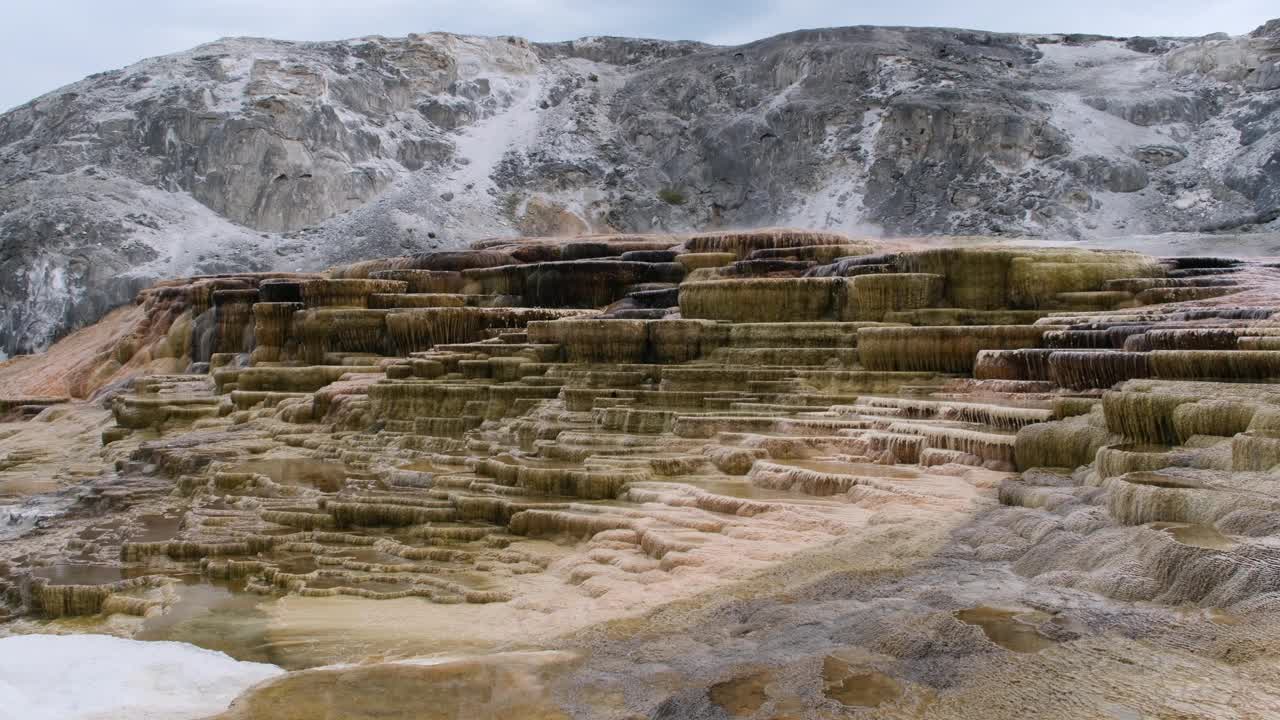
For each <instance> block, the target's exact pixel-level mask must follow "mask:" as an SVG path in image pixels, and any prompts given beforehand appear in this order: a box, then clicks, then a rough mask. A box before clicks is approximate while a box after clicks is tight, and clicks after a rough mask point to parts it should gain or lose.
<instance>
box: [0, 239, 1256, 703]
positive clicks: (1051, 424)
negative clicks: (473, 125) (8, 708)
mask: <svg viewBox="0 0 1280 720" xmlns="http://www.w3.org/2000/svg"><path fill="white" fill-rule="evenodd" d="M1277 313H1280V264H1277V263H1272V262H1268V261H1265V260H1239V259H1233V258H1228V257H1152V256H1147V255H1142V254H1139V253H1136V252H1130V251H1098V250H1087V249H1080V248H1071V247H1034V246H1031V245H1030V244H1026V243H1021V244H1020V243H1012V242H1003V243H1001V242H996V241H993V240H992V239H990V238H981V237H937V238H931V239H928V240H927V241H926V240H923V239H914V240H885V239H878V240H872V239H866V238H855V237H850V236H846V235H843V234H839V233H834V232H828V231H809V230H793V229H763V230H751V231H717V232H706V233H695V234H688V235H679V236H676V235H654V234H640V235H596V236H579V237H572V238H503V239H495V240H487V241H481V242H477V243H475V244H473V245H472V246H471V247H470V248H468V249H463V250H455V251H437V252H426V253H419V254H412V255H405V256H400V257H390V258H380V259H370V260H364V261H360V262H356V263H353V264H348V265H342V266H337V267H333V268H331V269H329V270H328V271H326V272H322V273H314V274H288V273H265V274H264V273H257V274H255V273H243V274H227V275H215V276H199V277H187V278H180V279H174V280H169V281H165V282H161V283H159V284H157V285H155V286H154V287H150V288H148V289H145V290H143V291H142V292H141V293H140V294H139V295H138V297H137V301H136V303H135V304H134V305H133V306H132V307H127V308H123V309H120V310H117V311H115V312H113V313H112V314H110V315H108V316H107V318H106V319H104V320H103V321H102V322H100V323H99V324H97V325H95V326H91V327H90V328H87V329H85V330H82V331H80V332H78V333H75V334H73V335H71V336H69V337H68V338H66V339H64V340H63V341H61V342H60V343H58V344H57V345H55V346H54V347H53V348H52V349H51V350H50V351H48V352H47V353H45V354H44V355H40V356H25V357H21V358H17V359H14V360H11V361H9V362H7V363H4V364H0V410H2V411H3V413H4V422H3V423H2V424H0V519H3V518H5V517H6V516H7V522H4V523H0V539H3V540H4V541H3V542H0V600H2V601H3V604H2V605H0V620H2V621H3V624H0V634H3V635H31V634H67V633H84V632H92V633H98V634H108V635H116V636H120V637H124V638H132V639H135V640H171V641H182V642H185V643H189V644H194V645H197V646H200V647H202V648H205V649H207V650H211V651H220V652H223V653H226V654H227V655H229V656H230V658H232V659H234V660H236V661H241V662H242V663H271V664H273V665H276V666H279V667H281V668H284V669H285V670H288V671H289V672H287V673H285V674H280V675H275V676H271V675H270V673H266V672H264V671H261V670H257V669H254V670H253V672H255V673H260V675H259V676H260V677H266V678H267V679H265V680H264V681H263V682H261V683H260V684H257V685H255V686H253V687H251V688H249V689H248V690H245V691H244V692H243V694H241V695H240V696H239V697H238V698H237V699H236V700H234V701H233V702H232V703H231V704H230V706H229V707H228V708H226V710H225V712H224V713H223V714H221V715H218V717H219V718H222V719H223V720H231V719H233V718H234V719H239V718H267V717H269V718H285V719H287V718H299V719H302V718H315V717H343V718H511V717H520V718H569V717H575V718H578V717H580V718H618V719H623V718H655V719H656V718H722V719H723V718H728V717H732V718H839V717H854V718H858V717H876V718H937V719H941V718H956V719H959V718H979V717H980V718H1022V717H1025V716H1026V715H1025V713H1026V711H1027V708H1030V707H1034V708H1036V714H1037V716H1039V717H1043V718H1051V719H1052V718H1099V719H1102V718H1139V717H1162V718H1163V717H1170V718H1171V717H1197V718H1200V717H1205V718H1266V717H1275V716H1276V713H1278V712H1280V657H1278V655H1280V649H1278V648H1280V604H1278V603H1277V598H1280V475H1278V474H1277V472H1276V471H1277V468H1280V390H1277V388H1280V386H1278V385H1275V384H1273V381H1274V380H1275V379H1276V378H1278V377H1280V322H1277V321H1278V320H1280V314H1277ZM422 658H428V660H425V661H424V660H423V659H422ZM218 662H230V660H229V659H224V660H219V661H218ZM244 667H246V668H258V667H260V666H257V665H245V666H244ZM424 698H430V702H429V703H425V704H424ZM174 702H177V701H174ZM325 713H328V714H327V715H326V714H325ZM19 717H21V716H19Z"/></svg>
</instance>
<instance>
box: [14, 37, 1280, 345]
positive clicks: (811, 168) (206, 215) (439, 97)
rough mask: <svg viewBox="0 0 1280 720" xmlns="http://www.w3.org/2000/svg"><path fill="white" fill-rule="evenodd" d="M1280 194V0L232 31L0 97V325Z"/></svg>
mask: <svg viewBox="0 0 1280 720" xmlns="http://www.w3.org/2000/svg"><path fill="white" fill-rule="evenodd" d="M1278 215H1280V21H1271V22H1269V23H1267V24H1266V25H1264V26H1263V27H1260V28H1258V30H1256V31H1254V32H1253V33H1251V34H1249V35H1247V36H1242V37H1227V36H1223V35H1211V36H1206V37H1203V38H1195V39H1171V38H1128V39H1114V38H1102V37H1094V36H1029V35H1013V34H996V33H987V32H980V31H969V30H950V29H923V28H921V29H916V28H878V27H851V28H834V29H825V30H806V31H800V32H793V33H788V34H785V35H779V36H776V37H772V38H768V39H765V40H760V41H758V42H754V43H750V44H747V45H742V46H738V47H713V46H708V45H703V44H698V43H690V42H665V41H654V40H633V39H625V38H586V39H581V40H576V41H572V42H566V43H556V44H537V43H530V42H527V41H525V40H521V39H518V38H477V37H462V36H456V35H448V34H429V35H410V36H408V37H406V38H383V37H367V38H358V39H353V40H344V41H336V42H314V43H293V42H280V41H275V40H265V39H249V38H237V39H227V40H222V41H218V42H215V43H211V44H208V45H203V46H200V47H198V48H195V49H193V50H190V51H188V52H184V53H179V54H175V55H170V56H166V57H160V58H153V59H149V60H144V61H142V62H139V63H137V64H134V65H131V66H129V67H127V68H124V69H121V70H113V71H110V72H104V73H99V74H97V75H93V76H90V77H88V78H85V79H84V80H82V81H80V82H77V83H74V84H72V85H69V86H67V87H64V88H61V89H59V90H57V91H55V92H52V93H49V94H48V95H45V96H43V97H40V98H38V99H36V100H34V101H32V102H30V103H27V104H26V105H23V106H21V107H19V108H16V109H14V110H12V111H11V112H9V113H7V114H5V115H3V116H0V351H2V352H4V353H9V354H12V353H15V352H27V351H31V350H35V349H39V348H42V347H44V346H46V345H47V344H48V343H49V342H50V341H51V340H52V339H54V338H56V337H57V336H59V335H60V334H62V333H64V332H66V331H67V330H68V329H70V328H73V327H78V326H80V325H83V324H85V323H87V322H89V321H92V320H94V319H96V318H97V317H98V316H100V315H101V314H102V313H103V312H105V311H106V310H107V309H109V308H111V307H113V306H115V305H118V304H121V303H124V302H127V301H129V300H130V299H131V297H132V296H133V294H134V293H135V291H136V290H137V289H138V288H139V287H141V286H143V285H145V284H148V283H149V282H150V281H151V280H152V279H154V278H156V277H160V276H171V275H177V274H189V273H197V272H200V273H209V272H219V271H230V270H267V269H280V270H308V269H318V268H323V267H325V266H327V265H329V264H331V263H335V262H340V261H346V260H351V259H354V258H360V257H372V256H385V255H392V254H401V253H404V252H411V251H422V250H429V249H432V248H441V247H451V246H455V245H457V244H460V243H462V242H465V241H470V240H475V239H477V238H480V237H485V236H492V235H512V234H527V235H532V234H576V233H583V232H591V231H604V230H620V231H649V230H669V231H679V230H684V229H691V228H703V227H709V226H717V225H718V226H752V225H781V224H788V225H791V224H795V225H807V226H815V227H822V228H833V229H840V230H845V231H849V232H854V233H872V234H927V233H952V234H956V233H959V234H1005V235H1033V236H1044V237H1049V238H1053V239H1063V238H1095V239H1096V238H1098V237H1106V236H1119V235H1135V234H1153V233H1165V232H1191V233H1236V234H1238V233H1249V232H1259V231H1267V230H1276V229H1280V221H1278V220H1277V216H1278ZM1222 242H1229V236H1228V237H1227V238H1224V239H1223V240H1222Z"/></svg>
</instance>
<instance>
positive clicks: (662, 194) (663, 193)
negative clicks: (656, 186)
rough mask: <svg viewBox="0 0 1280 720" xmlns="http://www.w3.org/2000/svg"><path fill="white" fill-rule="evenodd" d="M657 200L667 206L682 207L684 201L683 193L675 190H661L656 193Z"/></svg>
mask: <svg viewBox="0 0 1280 720" xmlns="http://www.w3.org/2000/svg"><path fill="white" fill-rule="evenodd" d="M658 199H659V200H661V201H662V202H664V203H666V204H668V205H683V204H685V201H686V198H685V196H684V193H682V192H680V191H679V190H676V189H675V188H662V189H661V190H659V191H658Z"/></svg>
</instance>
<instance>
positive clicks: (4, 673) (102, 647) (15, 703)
mask: <svg viewBox="0 0 1280 720" xmlns="http://www.w3.org/2000/svg"><path fill="white" fill-rule="evenodd" d="M283 673H284V671H283V670H281V669H280V668H278V667H276V666H275V665H266V664H263V663H250V662H239V661H237V660H233V659H231V658H230V657H228V656H227V655H225V654H223V653H220V652H214V651H212V650H204V649H201V648H198V647H195V646H194V645H187V644H185V643H177V642H141V641H138V640H124V639H121V638H116V637H110V636H107V635H19V636H14V637H7V638H0V708H2V709H3V710H2V712H3V716H4V717H11V718H21V719H22V720H115V719H118V718H129V719H130V720H186V719H187V718H202V717H207V716H209V715H212V714H216V713H219V712H222V711H223V710H225V709H226V708H227V706H228V705H230V704H231V701H232V700H233V699H235V697H236V696H237V695H239V694H240V693H241V692H243V691H244V690H245V689H246V688H248V687H250V686H252V685H256V684H257V683H259V682H261V681H263V680H266V679H267V678H270V677H275V676H276V675H280V674H283Z"/></svg>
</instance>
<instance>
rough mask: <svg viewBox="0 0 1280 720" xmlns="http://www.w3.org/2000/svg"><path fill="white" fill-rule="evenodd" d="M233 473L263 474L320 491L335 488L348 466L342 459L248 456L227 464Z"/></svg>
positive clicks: (278, 481)
mask: <svg viewBox="0 0 1280 720" xmlns="http://www.w3.org/2000/svg"><path fill="white" fill-rule="evenodd" d="M229 471H230V472H234V473H255V474H257V475H266V476H267V477H269V478H271V480H272V482H276V483H279V484H281V485H295V486H301V487H312V488H315V489H316V490H319V491H321V492H338V491H339V490H341V489H342V486H343V485H344V484H345V483H346V479H347V475H348V473H349V470H348V468H347V466H346V465H343V464H341V463H334V462H326V461H324V460H312V459H309V458H269V459H261V460H250V461H248V462H243V463H240V464H238V465H235V466H234V467H232V468H230V470H229Z"/></svg>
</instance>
